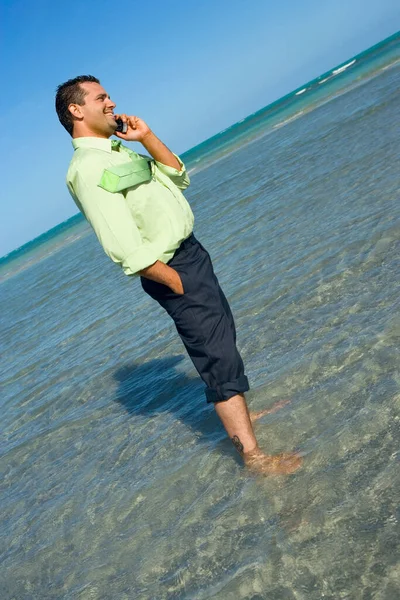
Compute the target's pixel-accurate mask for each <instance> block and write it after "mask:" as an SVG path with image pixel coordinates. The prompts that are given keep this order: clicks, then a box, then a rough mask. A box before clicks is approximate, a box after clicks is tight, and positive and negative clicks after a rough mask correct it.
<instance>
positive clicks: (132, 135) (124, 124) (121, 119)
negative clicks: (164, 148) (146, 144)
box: [115, 114, 151, 142]
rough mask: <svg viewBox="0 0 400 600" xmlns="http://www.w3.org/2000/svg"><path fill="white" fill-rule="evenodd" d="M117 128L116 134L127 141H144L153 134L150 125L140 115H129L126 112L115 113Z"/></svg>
mask: <svg viewBox="0 0 400 600" xmlns="http://www.w3.org/2000/svg"><path fill="white" fill-rule="evenodd" d="M115 120H116V122H117V125H118V127H117V129H116V131H115V135H116V136H117V137H118V138H120V139H121V140H125V141H126V142H143V140H144V139H145V138H146V136H148V135H150V134H151V129H150V127H149V126H148V125H147V124H146V123H145V122H144V121H143V119H140V118H139V117H134V116H131V117H128V116H127V115H125V114H121V115H115Z"/></svg>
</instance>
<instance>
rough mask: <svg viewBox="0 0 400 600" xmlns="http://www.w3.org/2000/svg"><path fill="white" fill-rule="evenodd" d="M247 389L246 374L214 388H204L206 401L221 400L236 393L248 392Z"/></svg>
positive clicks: (248, 387)
mask: <svg viewBox="0 0 400 600" xmlns="http://www.w3.org/2000/svg"><path fill="white" fill-rule="evenodd" d="M249 389H250V386H249V380H248V379H247V377H246V375H241V376H240V377H238V379H236V380H235V381H228V383H224V384H223V385H218V386H217V388H216V389H213V388H206V390H205V393H206V398H207V402H223V401H226V400H229V398H232V397H233V396H236V395H237V394H243V393H244V392H248V391H249Z"/></svg>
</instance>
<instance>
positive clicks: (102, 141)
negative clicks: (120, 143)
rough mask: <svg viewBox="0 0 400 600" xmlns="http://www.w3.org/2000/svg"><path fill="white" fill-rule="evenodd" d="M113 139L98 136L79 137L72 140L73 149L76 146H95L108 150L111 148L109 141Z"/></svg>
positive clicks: (75, 148)
mask: <svg viewBox="0 0 400 600" xmlns="http://www.w3.org/2000/svg"><path fill="white" fill-rule="evenodd" d="M112 141H115V140H109V139H106V138H98V137H80V138H74V139H73V140H72V145H73V147H74V150H77V149H78V148H96V149H97V150H104V151H105V152H110V153H111V150H112V145H111V142H112Z"/></svg>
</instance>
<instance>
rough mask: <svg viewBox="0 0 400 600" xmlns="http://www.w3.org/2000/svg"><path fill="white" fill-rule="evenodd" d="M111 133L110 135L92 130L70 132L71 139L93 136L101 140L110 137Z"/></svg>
mask: <svg viewBox="0 0 400 600" xmlns="http://www.w3.org/2000/svg"><path fill="white" fill-rule="evenodd" d="M111 135H112V134H110V135H102V134H101V133H95V132H93V131H87V130H85V131H79V130H78V131H75V129H74V131H73V132H72V139H76V138H82V137H95V138H100V139H102V140H108V139H109V138H110V137H111Z"/></svg>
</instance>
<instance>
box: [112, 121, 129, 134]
mask: <svg viewBox="0 0 400 600" xmlns="http://www.w3.org/2000/svg"><path fill="white" fill-rule="evenodd" d="M115 121H116V123H117V129H116V130H115V131H119V132H120V133H126V132H127V131H128V124H127V123H124V122H123V120H122V119H115Z"/></svg>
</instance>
